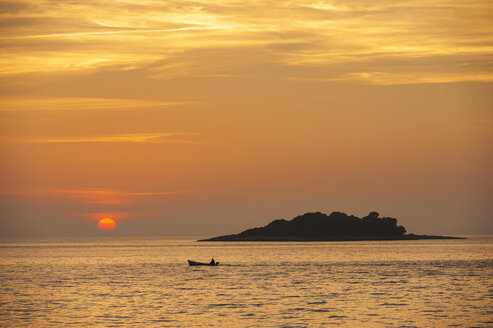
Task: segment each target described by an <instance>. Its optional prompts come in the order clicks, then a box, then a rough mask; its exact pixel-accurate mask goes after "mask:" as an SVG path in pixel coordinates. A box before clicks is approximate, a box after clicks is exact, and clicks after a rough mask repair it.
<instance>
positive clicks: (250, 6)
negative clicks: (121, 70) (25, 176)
mask: <svg viewBox="0 0 493 328" xmlns="http://www.w3.org/2000/svg"><path fill="white" fill-rule="evenodd" d="M19 3H20V4H21V5H16V6H14V7H15V8H14V7H12V9H11V10H9V11H8V12H7V13H4V14H0V17H2V16H3V18H6V19H7V18H8V20H7V23H5V24H4V26H2V28H3V33H1V34H0V46H1V47H2V50H3V51H2V55H1V56H0V64H1V67H2V69H1V70H0V75H11V74H14V75H15V74H20V73H29V72H58V73H62V72H67V71H74V70H77V71H85V70H97V69H100V68H104V67H116V66H119V65H120V66H121V67H127V68H128V67H134V68H135V67H137V68H141V69H147V70H150V71H153V73H154V74H153V75H152V76H159V77H162V76H165V77H166V78H168V79H169V78H172V77H183V76H188V77H200V76H214V75H221V76H235V75H236V74H237V71H238V69H239V68H240V69H241V65H242V63H243V62H244V61H245V57H247V58H248V57H252V56H251V54H255V56H253V58H251V59H250V60H252V61H254V62H255V64H257V65H259V66H264V67H265V66H272V67H274V68H275V67H279V66H280V67H284V68H289V67H309V68H316V69H319V70H333V69H335V70H336V71H340V74H338V79H337V80H343V81H349V82H351V81H353V80H354V77H355V76H365V77H364V78H361V79H359V82H367V83H376V84H382V83H383V84H401V83H436V82H456V81H485V80H486V81H492V77H491V75H492V72H493V70H492V69H491V67H492V66H491V61H492V59H491V58H492V57H493V46H492V44H493V24H492V23H491V22H492V19H493V5H492V4H491V2H490V1H475V2H470V1H464V0H451V1H427V0H418V1H406V0H404V1H397V2H396V1H378V2H367V1H352V2H351V3H348V2H347V1H338V0H334V1H330V2H328V1H319V0H303V1H297V2H296V3H293V2H292V1H276V2H272V1H266V0H265V1H242V2H238V1H227V2H221V3H216V2H213V1H192V2H186V1H171V2H165V3H162V2H155V1H150V2H147V1H146V2H133V1H118V2H115V1H99V2H98V3H97V5H96V4H95V3H93V2H71V3H64V5H54V4H52V3H50V4H48V3H39V2H37V1H33V0H24V1H20V2H19ZM9 7H10V6H9ZM114 12H118V13H119V14H118V15H113V14H112V13H114ZM66 17H71V20H69V21H68V20H67V19H66ZM280 42H284V43H298V44H300V43H304V46H300V47H298V48H296V49H295V48H292V49H290V50H289V51H286V50H285V49H283V48H282V47H275V45H277V44H279V43H280ZM270 46H272V47H270ZM238 47H242V48H243V49H244V51H243V52H242V53H239V52H237V51H235V49H238ZM266 48H268V49H269V50H268V51H261V50H263V49H266ZM211 49H223V51H225V52H229V53H230V56H226V57H227V58H228V60H227V61H223V63H222V65H221V66H220V68H219V69H218V67H217V66H215V65H214V64H215V62H214V60H215V59H214V58H213V57H207V56H206V55H205V54H207V53H209V51H210V50H211ZM190 52H192V53H195V54H197V53H201V52H203V54H204V55H203V56H189V55H188V54H189V53H190ZM394 58H401V59H407V62H406V63H404V62H401V63H397V62H396V61H394V60H393V59H394ZM446 58H454V59H455V62H456V65H450V64H449V61H448V60H443V59H446ZM421 59H429V61H430V62H432V65H425V64H424V63H423V61H422V60H421ZM163 61H165V63H166V64H165V65H164V66H163V65H154V63H160V62H163ZM375 61H380V62H382V63H384V64H385V65H383V66H382V67H381V68H380V70H375V69H374V67H373V66H374V63H375ZM461 63H462V64H463V63H474V65H471V66H470V67H464V66H461V65H460V64H461ZM353 64H358V65H353ZM190 67H193V69H190ZM412 71H416V72H419V75H420V77H419V78H417V79H414V80H415V81H416V82H411V81H412V80H413V79H412V78H409V77H407V76H406V73H408V72H412ZM163 72H164V73H163ZM372 72H378V74H373V73H372ZM256 74H258V75H259V76H260V77H261V76H262V71H261V70H259V72H257V73H256ZM263 74H269V75H270V76H272V74H274V77H277V78H279V79H284V78H287V77H286V76H284V75H283V74H280V75H279V74H276V71H274V69H272V70H264V73H263ZM382 75H385V76H387V77H388V78H387V77H386V78H385V79H384V80H385V81H383V82H382V78H381V76H382ZM403 75H404V78H400V77H401V76H403ZM295 77H298V78H299V77H300V76H295ZM304 78H310V77H304ZM311 78H319V76H312V77H311ZM326 78H327V79H330V78H332V76H326Z"/></svg>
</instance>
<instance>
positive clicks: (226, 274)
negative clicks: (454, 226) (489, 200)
mask: <svg viewBox="0 0 493 328" xmlns="http://www.w3.org/2000/svg"><path fill="white" fill-rule="evenodd" d="M211 257H214V258H215V259H216V260H217V261H219V262H221V265H219V266H217V267H189V266H188V264H187V261H186V260H187V259H193V260H198V261H209V260H210V258H211ZM0 261H1V262H0V326H1V327H330V326H343V327H493V238H492V237H473V238H470V239H467V240H434V241H430V240H428V241H392V242H316V243H306V242H304V243H298V242H287V243H278V242H276V243H266V242H250V243H197V242H195V241H194V240H190V239H188V240H187V239H156V238H153V239H128V238H127V239H109V240H103V239H66V240H33V241H17V242H12V241H10V242H9V241H3V242H1V243H0Z"/></svg>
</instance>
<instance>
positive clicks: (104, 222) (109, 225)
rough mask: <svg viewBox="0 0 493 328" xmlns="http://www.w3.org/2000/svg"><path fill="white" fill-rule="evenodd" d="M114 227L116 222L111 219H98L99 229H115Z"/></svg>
mask: <svg viewBox="0 0 493 328" xmlns="http://www.w3.org/2000/svg"><path fill="white" fill-rule="evenodd" d="M115 228H116V223H115V221H114V220H113V219H110V218H104V219H101V220H99V222H98V229H99V230H115Z"/></svg>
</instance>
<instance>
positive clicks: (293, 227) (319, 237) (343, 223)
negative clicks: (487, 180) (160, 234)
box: [199, 212, 462, 241]
mask: <svg viewBox="0 0 493 328" xmlns="http://www.w3.org/2000/svg"><path fill="white" fill-rule="evenodd" d="M417 239H462V238H461V237H447V236H429V235H415V234H412V233H409V234H407V233H406V228H404V227H403V226H400V225H397V219H395V218H391V217H382V218H380V217H379V213H378V212H371V213H369V214H368V215H367V216H365V217H363V218H359V217H357V216H354V215H347V214H345V213H342V212H332V213H331V214H330V215H327V214H324V213H321V212H314V213H305V214H303V215H300V216H297V217H295V218H294V219H292V220H289V221H288V220H284V219H280V220H274V221H272V222H271V223H269V224H267V225H266V226H264V227H261V228H252V229H248V230H245V231H243V232H240V233H238V234H233V235H225V236H218V237H213V238H208V239H201V240H199V241H353V240H354V241H356V240H417Z"/></svg>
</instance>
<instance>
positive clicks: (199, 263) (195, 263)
mask: <svg viewBox="0 0 493 328" xmlns="http://www.w3.org/2000/svg"><path fill="white" fill-rule="evenodd" d="M187 261H188V264H189V265H190V266H195V265H208V266H216V265H219V262H216V264H210V263H204V262H196V261H192V260H187Z"/></svg>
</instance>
